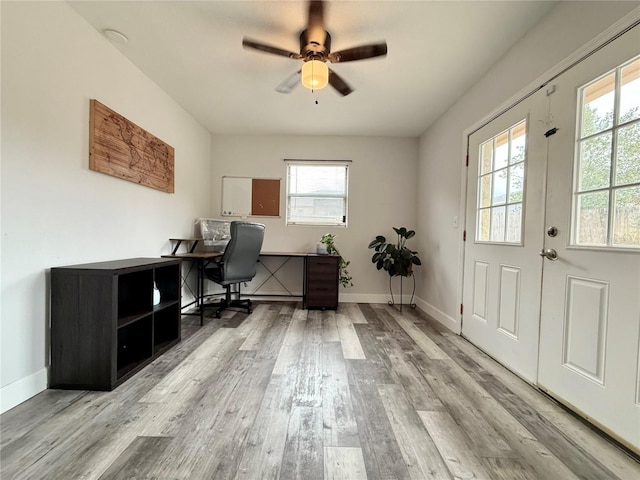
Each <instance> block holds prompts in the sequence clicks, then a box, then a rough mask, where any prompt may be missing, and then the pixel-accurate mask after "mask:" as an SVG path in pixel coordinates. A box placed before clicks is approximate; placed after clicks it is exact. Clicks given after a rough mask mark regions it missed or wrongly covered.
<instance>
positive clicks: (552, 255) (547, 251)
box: [540, 248, 558, 261]
mask: <svg viewBox="0 0 640 480" xmlns="http://www.w3.org/2000/svg"><path fill="white" fill-rule="evenodd" d="M540 256H541V257H547V258H548V259H549V260H551V261H556V260H558V252H556V251H555V250H554V249H553V248H543V249H542V250H540Z"/></svg>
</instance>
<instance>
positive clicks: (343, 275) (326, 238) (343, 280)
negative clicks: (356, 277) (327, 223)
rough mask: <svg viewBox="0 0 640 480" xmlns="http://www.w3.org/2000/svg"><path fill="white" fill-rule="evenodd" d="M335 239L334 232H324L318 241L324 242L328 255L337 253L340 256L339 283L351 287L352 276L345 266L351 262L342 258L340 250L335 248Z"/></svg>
mask: <svg viewBox="0 0 640 480" xmlns="http://www.w3.org/2000/svg"><path fill="white" fill-rule="evenodd" d="M335 240H336V236H335V235H334V234H332V233H325V234H324V235H323V236H322V238H321V239H320V242H321V243H324V244H325V245H326V246H327V253H328V254H329V255H337V256H338V257H340V258H339V264H340V276H339V278H338V280H339V282H340V285H342V286H343V287H345V288H347V287H353V282H352V281H351V280H352V277H351V275H349V271H348V270H347V267H348V266H349V264H350V263H351V262H348V261H346V260H345V259H344V258H342V255H340V252H339V251H338V249H337V248H336V244H335Z"/></svg>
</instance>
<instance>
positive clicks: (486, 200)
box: [480, 175, 491, 208]
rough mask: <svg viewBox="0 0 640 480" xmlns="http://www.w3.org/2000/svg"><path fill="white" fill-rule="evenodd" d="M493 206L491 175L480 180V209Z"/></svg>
mask: <svg viewBox="0 0 640 480" xmlns="http://www.w3.org/2000/svg"><path fill="white" fill-rule="evenodd" d="M490 206H491V175H485V176H484V177H482V178H481V179H480V207H482V208H484V207H490Z"/></svg>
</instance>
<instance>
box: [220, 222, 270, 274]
mask: <svg viewBox="0 0 640 480" xmlns="http://www.w3.org/2000/svg"><path fill="white" fill-rule="evenodd" d="M263 239H264V225H263V224H261V223H254V222H231V239H230V240H229V244H228V245H227V248H225V250H224V254H223V256H222V280H223V282H222V283H223V284H229V283H237V282H248V281H249V280H251V279H252V278H253V277H255V275H256V264H257V263H258V257H259V256H260V250H261V249H262V240H263Z"/></svg>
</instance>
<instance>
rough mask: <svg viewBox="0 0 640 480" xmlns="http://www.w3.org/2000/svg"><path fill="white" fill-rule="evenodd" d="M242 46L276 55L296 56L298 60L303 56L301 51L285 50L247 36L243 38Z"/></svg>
mask: <svg viewBox="0 0 640 480" xmlns="http://www.w3.org/2000/svg"><path fill="white" fill-rule="evenodd" d="M242 46H243V47H245V48H252V49H254V50H258V51H260V52H265V53H272V54H274V55H281V56H283V57H289V58H294V59H296V60H298V59H300V58H302V56H301V55H300V54H299V53H294V52H290V51H289V50H283V49H282V48H278V47H272V46H271V45H267V44H264V43H261V42H256V41H255V40H251V39H249V38H247V37H245V38H243V39H242Z"/></svg>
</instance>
